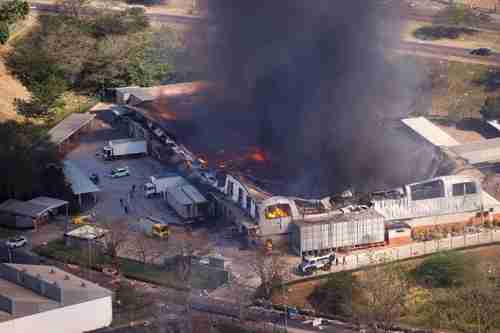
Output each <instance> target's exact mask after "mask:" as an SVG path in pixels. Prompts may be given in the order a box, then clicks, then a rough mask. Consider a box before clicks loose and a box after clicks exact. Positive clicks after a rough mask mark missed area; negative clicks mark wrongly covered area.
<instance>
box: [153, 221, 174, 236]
mask: <svg viewBox="0 0 500 333" xmlns="http://www.w3.org/2000/svg"><path fill="white" fill-rule="evenodd" d="M151 234H152V235H153V236H156V237H159V238H168V236H170V228H169V227H168V225H166V224H161V223H155V224H153V226H152V227H151Z"/></svg>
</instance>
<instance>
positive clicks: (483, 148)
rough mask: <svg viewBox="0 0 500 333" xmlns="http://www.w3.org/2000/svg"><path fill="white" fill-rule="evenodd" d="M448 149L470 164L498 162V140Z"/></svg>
mask: <svg viewBox="0 0 500 333" xmlns="http://www.w3.org/2000/svg"><path fill="white" fill-rule="evenodd" d="M449 149H450V150H451V151H452V152H454V153H455V154H457V155H458V156H459V157H461V158H463V159H465V160H466V161H467V162H468V163H470V164H479V163H487V162H496V161H500V138H496V139H488V140H481V141H476V142H471V143H467V144H463V145H460V146H455V147H450V148H449Z"/></svg>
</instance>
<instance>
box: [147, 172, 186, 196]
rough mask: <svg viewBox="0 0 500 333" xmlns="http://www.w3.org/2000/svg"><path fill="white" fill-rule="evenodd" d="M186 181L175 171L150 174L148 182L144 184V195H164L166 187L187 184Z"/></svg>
mask: <svg viewBox="0 0 500 333" xmlns="http://www.w3.org/2000/svg"><path fill="white" fill-rule="evenodd" d="M187 184H188V183H187V181H186V180H185V179H184V178H182V177H180V176H178V175H177V174H175V173H165V174H162V175H157V176H151V177H150V178H149V182H147V183H146V184H144V195H145V196H146V198H150V197H152V196H154V195H159V194H161V195H163V196H164V195H165V192H166V190H167V188H168V187H177V186H182V185H187Z"/></svg>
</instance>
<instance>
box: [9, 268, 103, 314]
mask: <svg viewBox="0 0 500 333" xmlns="http://www.w3.org/2000/svg"><path fill="white" fill-rule="evenodd" d="M109 296H111V292H110V291H109V290H107V289H104V288H102V287H100V286H98V285H97V284H95V283H92V282H89V281H87V280H84V279H81V278H79V277H77V276H75V275H73V274H70V273H67V272H65V271H63V270H61V269H59V268H57V267H54V266H45V265H21V264H7V263H2V264H0V297H2V298H3V299H6V300H7V302H2V304H0V310H1V311H0V321H5V320H10V319H13V318H16V317H22V316H27V315H32V314H36V313H39V312H44V311H48V310H53V309H55V308H60V307H64V306H69V305H74V304H78V303H83V302H86V301H89V300H93V299H98V298H103V297H109Z"/></svg>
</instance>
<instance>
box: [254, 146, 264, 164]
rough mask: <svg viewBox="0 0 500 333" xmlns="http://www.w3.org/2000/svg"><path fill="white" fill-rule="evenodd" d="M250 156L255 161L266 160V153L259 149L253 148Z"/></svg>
mask: <svg viewBox="0 0 500 333" xmlns="http://www.w3.org/2000/svg"><path fill="white" fill-rule="evenodd" d="M250 158H251V159H252V160H254V161H256V162H264V161H265V160H266V155H265V154H264V152H262V151H261V150H260V149H255V150H254V151H253V152H252V153H251V154H250Z"/></svg>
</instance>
